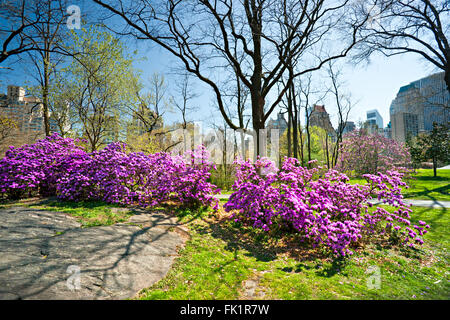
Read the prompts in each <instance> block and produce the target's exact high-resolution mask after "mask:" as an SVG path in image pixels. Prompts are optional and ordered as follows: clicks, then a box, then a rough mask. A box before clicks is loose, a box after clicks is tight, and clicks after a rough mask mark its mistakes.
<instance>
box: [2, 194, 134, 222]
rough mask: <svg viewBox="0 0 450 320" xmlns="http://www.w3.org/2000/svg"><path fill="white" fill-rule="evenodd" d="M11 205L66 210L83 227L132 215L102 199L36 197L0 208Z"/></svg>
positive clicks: (123, 218)
mask: <svg viewBox="0 0 450 320" xmlns="http://www.w3.org/2000/svg"><path fill="white" fill-rule="evenodd" d="M10 206H26V207H30V208H34V209H40V210H46V211H55V212H64V213H67V214H69V215H71V216H73V217H75V218H76V219H77V220H78V222H80V223H81V225H82V226H83V227H97V226H109V225H112V224H116V223H119V222H125V221H127V220H128V218H129V217H131V215H132V213H131V210H129V209H126V208H119V207H117V206H114V205H110V204H107V203H105V202H102V201H80V202H74V201H59V200H54V199H37V198H34V199H25V200H21V201H11V202H6V203H4V204H2V205H0V209H1V208H7V207H10Z"/></svg>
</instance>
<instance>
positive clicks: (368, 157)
mask: <svg viewBox="0 0 450 320" xmlns="http://www.w3.org/2000/svg"><path fill="white" fill-rule="evenodd" d="M339 152H340V155H339V159H338V162H337V164H336V169H337V170H339V171H341V172H346V173H356V175H362V174H366V173H370V174H376V173H378V172H383V173H386V172H387V171H388V170H396V171H401V172H404V173H406V172H408V171H409V170H408V169H407V168H405V166H406V165H408V164H410V163H411V156H410V154H409V151H408V149H407V148H406V146H405V145H404V144H402V143H399V142H397V141H395V140H393V139H389V138H386V137H384V136H383V135H380V134H378V133H375V134H368V133H367V132H366V131H364V130H363V129H361V130H354V131H352V132H349V133H347V134H346V135H345V136H344V140H343V142H342V144H341V148H340V151H339Z"/></svg>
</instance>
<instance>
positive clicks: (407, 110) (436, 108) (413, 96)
mask: <svg viewBox="0 0 450 320" xmlns="http://www.w3.org/2000/svg"><path fill="white" fill-rule="evenodd" d="M449 103H450V93H449V92H448V90H447V86H446V84H445V81H444V72H439V73H435V74H432V75H430V76H428V77H425V78H422V79H419V80H417V81H414V82H411V83H410V84H408V85H406V86H403V87H401V88H400V90H399V91H398V93H397V96H396V97H395V99H394V100H393V101H392V103H391V106H390V109H389V113H390V117H391V124H392V137H393V138H394V139H396V140H398V141H401V142H405V141H406V140H407V139H408V138H409V137H414V136H416V135H417V134H418V133H420V132H429V131H431V130H432V128H433V122H436V123H438V124H442V123H447V122H449V121H450V111H449V108H448V107H449Z"/></svg>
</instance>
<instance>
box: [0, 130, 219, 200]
mask: <svg viewBox="0 0 450 320" xmlns="http://www.w3.org/2000/svg"><path fill="white" fill-rule="evenodd" d="M207 159H208V154H207V152H206V150H205V148H204V147H203V146H200V147H199V148H198V149H196V150H194V151H193V152H190V153H187V154H185V155H184V156H183V157H182V156H172V155H170V154H169V153H156V154H149V155H147V154H144V153H136V152H131V153H127V152H126V145H125V144H123V143H112V144H110V145H108V146H107V147H106V148H104V149H103V150H100V151H94V152H91V153H88V152H86V151H85V150H84V149H82V148H81V147H78V146H76V145H75V143H74V141H73V140H71V139H62V138H61V137H59V136H58V135H53V136H51V137H48V138H45V139H43V140H39V141H38V142H36V143H35V144H33V145H25V146H23V147H20V148H11V149H10V150H9V151H8V152H7V153H6V155H5V157H4V158H3V159H1V161H0V190H2V193H3V194H4V195H5V196H7V197H9V198H21V197H26V196H28V195H30V194H31V193H33V192H34V193H38V194H40V195H45V196H51V195H56V196H58V197H59V198H60V199H65V200H72V201H83V200H103V201H105V202H108V203H115V204H122V205H130V204H137V205H141V206H155V205H158V204H161V203H163V202H166V201H170V200H174V201H177V202H178V203H180V204H181V205H183V206H188V207H198V206H210V205H212V204H213V203H215V208H217V206H218V201H217V200H216V199H215V198H214V196H213V194H215V193H218V192H220V190H219V189H217V188H216V187H215V186H214V185H213V184H211V183H209V182H208V181H207V180H208V178H209V175H210V171H211V170H213V169H215V167H214V165H213V164H212V163H211V162H209V161H208V160H207Z"/></svg>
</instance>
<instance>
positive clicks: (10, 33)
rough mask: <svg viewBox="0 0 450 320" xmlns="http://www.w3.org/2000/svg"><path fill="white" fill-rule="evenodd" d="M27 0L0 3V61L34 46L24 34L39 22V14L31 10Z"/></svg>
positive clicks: (11, 0) (33, 48) (29, 49)
mask: <svg viewBox="0 0 450 320" xmlns="http://www.w3.org/2000/svg"><path fill="white" fill-rule="evenodd" d="M27 2H29V1H27V0H21V1H19V0H10V1H7V0H6V1H2V2H1V3H0V44H1V48H0V63H2V62H4V61H5V60H6V59H8V58H10V57H12V56H16V55H19V54H21V53H24V52H28V51H31V50H35V49H36V47H35V46H34V45H33V42H32V41H31V39H30V38H29V36H28V35H27V34H26V32H28V30H29V29H31V28H33V27H34V26H36V25H37V24H39V23H40V22H41V18H42V17H41V15H40V13H38V14H37V15H35V12H32V11H31V10H30V9H31V7H30V6H29V5H28V3H27Z"/></svg>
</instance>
